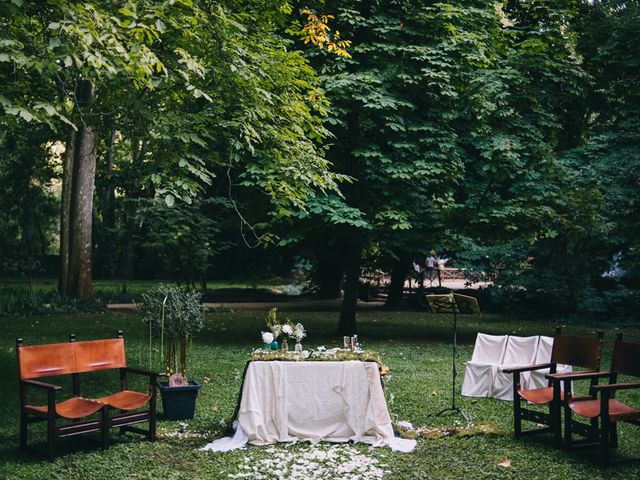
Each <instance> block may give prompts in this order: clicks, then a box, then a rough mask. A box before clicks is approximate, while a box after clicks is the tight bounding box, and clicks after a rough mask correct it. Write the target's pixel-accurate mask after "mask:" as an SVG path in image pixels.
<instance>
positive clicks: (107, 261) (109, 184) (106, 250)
mask: <svg viewBox="0 0 640 480" xmlns="http://www.w3.org/2000/svg"><path fill="white" fill-rule="evenodd" d="M115 142H116V130H115V128H114V129H113V130H111V134H110V135H109V143H108V147H107V165H106V167H107V168H106V175H105V182H104V187H103V188H102V191H101V192H100V210H101V213H102V225H101V228H99V229H98V231H99V240H98V245H97V248H96V258H95V263H96V265H95V267H96V268H95V270H96V271H97V272H100V273H99V274H101V275H104V276H106V277H107V278H114V277H115V272H116V268H115V260H114V256H113V250H114V249H113V248H112V245H113V244H114V242H113V241H112V236H113V234H114V227H115V213H114V210H115V209H114V204H113V202H114V197H115V195H114V191H113V180H112V178H111V177H112V175H113V159H114V156H115Z"/></svg>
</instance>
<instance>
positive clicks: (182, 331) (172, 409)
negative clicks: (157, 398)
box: [142, 284, 206, 420]
mask: <svg viewBox="0 0 640 480" xmlns="http://www.w3.org/2000/svg"><path fill="white" fill-rule="evenodd" d="M200 297H201V295H200V293H199V292H196V291H194V290H190V289H188V288H186V287H181V286H178V285H168V284H160V285H158V286H157V287H155V288H153V289H151V290H149V292H147V293H146V294H144V295H143V296H142V299H143V302H144V306H143V314H144V321H145V322H146V323H147V324H148V325H149V329H150V334H151V332H155V334H156V338H158V337H159V339H160V351H161V355H162V357H163V360H164V364H165V365H164V366H165V370H166V373H167V375H169V381H168V382H160V383H159V385H158V386H159V388H160V393H161V395H162V408H163V411H164V415H165V417H166V418H168V419H170V420H185V419H191V418H193V416H194V414H195V407H196V397H197V396H198V391H199V390H200V384H199V383H198V382H196V381H195V380H192V379H189V380H188V381H187V380H186V378H187V350H188V347H189V344H190V340H191V339H192V338H193V336H194V335H195V334H197V333H198V332H199V331H200V330H202V324H203V318H204V313H205V311H206V309H205V307H204V305H202V303H201V302H200Z"/></svg>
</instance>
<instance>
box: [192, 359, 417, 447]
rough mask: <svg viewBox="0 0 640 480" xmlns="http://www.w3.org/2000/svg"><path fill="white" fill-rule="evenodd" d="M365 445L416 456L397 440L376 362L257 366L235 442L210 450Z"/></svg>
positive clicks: (250, 374) (252, 367)
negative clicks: (298, 442) (313, 444)
mask: <svg viewBox="0 0 640 480" xmlns="http://www.w3.org/2000/svg"><path fill="white" fill-rule="evenodd" d="M296 440H302V441H311V442H318V441H331V442H347V441H350V440H352V441H355V442H364V443H369V444H371V445H374V446H382V445H388V446H390V447H391V448H393V449H394V450H400V451H411V450H412V449H413V448H414V447H415V441H414V440H404V439H400V438H396V437H395V436H394V433H393V428H392V426H391V418H390V416H389V411H388V409H387V404H386V401H385V398H384V393H383V391H382V385H381V384H380V373H379V371H378V365H377V364H375V363H373V362H359V361H348V362H277V361H268V362H251V363H250V364H249V367H248V369H247V372H246V376H245V380H244V387H243V390H242V399H241V401H240V409H239V411H238V426H237V429H236V434H235V436H234V437H233V438H223V439H219V440H216V441H215V442H213V443H211V444H209V445H207V446H206V447H205V450H230V449H234V448H240V447H242V446H244V443H246V442H247V441H248V442H249V443H251V444H254V445H267V444H273V443H276V442H290V441H296Z"/></svg>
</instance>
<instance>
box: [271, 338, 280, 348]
mask: <svg viewBox="0 0 640 480" xmlns="http://www.w3.org/2000/svg"><path fill="white" fill-rule="evenodd" d="M271 350H278V342H277V341H276V340H274V341H273V342H271Z"/></svg>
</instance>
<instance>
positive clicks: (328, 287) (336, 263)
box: [316, 245, 344, 299]
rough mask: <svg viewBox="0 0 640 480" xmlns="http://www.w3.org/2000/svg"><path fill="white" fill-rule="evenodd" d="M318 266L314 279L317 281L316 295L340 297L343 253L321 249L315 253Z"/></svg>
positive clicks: (339, 250)
mask: <svg viewBox="0 0 640 480" xmlns="http://www.w3.org/2000/svg"><path fill="white" fill-rule="evenodd" d="M317 260H318V266H317V273H316V281H317V282H318V287H319V290H318V295H317V297H318V298H320V299H332V298H340V287H342V276H343V273H344V255H343V254H342V250H341V249H339V248H336V246H335V245H334V248H333V249H332V250H321V251H320V252H318V255H317Z"/></svg>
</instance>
